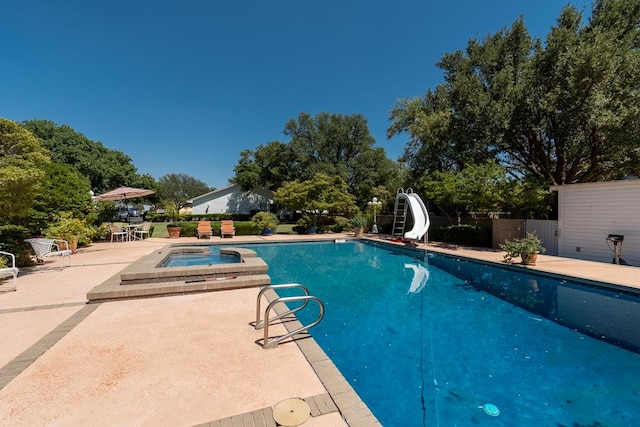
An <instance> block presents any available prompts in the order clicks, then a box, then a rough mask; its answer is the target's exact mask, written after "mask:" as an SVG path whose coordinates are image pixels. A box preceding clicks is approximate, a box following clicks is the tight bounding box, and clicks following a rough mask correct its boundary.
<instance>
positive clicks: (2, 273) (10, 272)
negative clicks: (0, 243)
mask: <svg viewBox="0 0 640 427" xmlns="http://www.w3.org/2000/svg"><path fill="white" fill-rule="evenodd" d="M0 255H4V256H6V257H7V258H10V259H11V264H10V265H7V267H4V268H0V279H2V278H5V277H12V276H13V287H11V288H2V287H0V292H4V291H15V290H16V289H18V268H17V267H16V256H15V255H14V254H12V253H9V252H4V251H0Z"/></svg>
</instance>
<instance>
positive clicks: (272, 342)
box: [254, 283, 324, 348]
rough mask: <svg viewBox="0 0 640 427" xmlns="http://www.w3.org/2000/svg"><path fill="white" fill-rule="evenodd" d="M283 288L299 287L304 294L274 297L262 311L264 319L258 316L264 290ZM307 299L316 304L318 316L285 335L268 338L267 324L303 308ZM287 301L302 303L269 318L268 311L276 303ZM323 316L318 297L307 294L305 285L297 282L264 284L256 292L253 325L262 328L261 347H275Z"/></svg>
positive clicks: (322, 306) (322, 305)
mask: <svg viewBox="0 0 640 427" xmlns="http://www.w3.org/2000/svg"><path fill="white" fill-rule="evenodd" d="M284 288H293V289H301V290H302V292H304V295H299V296H292V297H281V298H276V299H275V300H273V301H271V302H270V303H269V305H268V306H267V308H266V309H265V311H264V320H262V319H261V318H260V300H261V299H262V295H263V294H264V293H265V292H266V291H268V290H271V289H284ZM309 301H313V302H315V303H317V304H318V309H319V314H318V318H317V319H316V320H314V321H313V322H311V323H309V324H308V325H302V326H301V327H299V328H298V329H295V330H293V331H289V332H288V333H286V334H285V335H281V336H278V337H275V338H271V339H269V325H270V324H271V323H272V322H273V321H275V320H279V319H282V318H284V317H287V316H289V315H290V314H294V313H297V312H298V311H300V310H302V309H303V308H305V307H306V306H307V304H308V303H309ZM287 302H303V304H302V305H300V306H299V307H296V308H294V309H291V310H287V311H284V312H283V311H280V312H279V313H278V314H276V315H275V316H273V317H271V318H269V313H270V312H271V310H273V308H274V307H275V306H276V305H277V304H280V303H287ZM285 307H286V304H285ZM323 317H324V304H323V303H322V301H321V300H320V298H318V297H315V296H313V295H309V290H308V289H307V288H306V287H305V286H303V285H300V284H298V283H286V284H283V285H268V286H265V287H264V288H262V289H261V290H260V293H258V301H257V303H256V323H255V325H254V327H255V329H256V330H259V329H263V328H264V339H263V341H262V348H275V347H277V346H278V344H279V343H280V341H282V340H284V339H287V338H289V337H291V336H293V335H296V334H299V333H301V332H304V331H306V330H307V329H310V328H312V327H314V326H316V325H317V324H318V323H320V321H321V320H322V318H323Z"/></svg>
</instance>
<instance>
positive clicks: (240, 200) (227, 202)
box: [188, 184, 273, 215]
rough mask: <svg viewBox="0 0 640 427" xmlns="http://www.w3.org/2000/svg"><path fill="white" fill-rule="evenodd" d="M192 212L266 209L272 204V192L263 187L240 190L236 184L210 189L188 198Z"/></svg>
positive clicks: (212, 212) (230, 211) (244, 212)
mask: <svg viewBox="0 0 640 427" xmlns="http://www.w3.org/2000/svg"><path fill="white" fill-rule="evenodd" d="M188 202H189V203H191V213H193V214H196V215H197V214H208V213H209V214H214V213H239V214H249V213H251V211H260V210H262V211H268V210H269V209H270V207H271V205H272V204H273V192H272V191H269V190H265V189H258V190H253V191H248V192H245V191H242V188H240V186H239V185H237V184H232V185H229V186H227V187H224V188H220V189H219V190H215V191H211V192H209V193H206V194H203V195H201V196H197V197H194V198H193V199H191V200H188Z"/></svg>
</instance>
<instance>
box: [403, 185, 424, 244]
mask: <svg viewBox="0 0 640 427" xmlns="http://www.w3.org/2000/svg"><path fill="white" fill-rule="evenodd" d="M399 196H402V197H405V198H406V199H407V201H408V202H409V208H411V214H412V215H413V228H412V229H411V230H409V231H407V232H406V233H404V238H405V239H413V240H420V239H421V238H422V236H424V235H425V234H426V233H427V230H428V229H429V224H430V221H429V212H427V208H426V206H425V205H424V203H423V202H422V199H421V198H420V196H418V195H417V194H415V193H402V194H399Z"/></svg>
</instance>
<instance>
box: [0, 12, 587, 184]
mask: <svg viewBox="0 0 640 427" xmlns="http://www.w3.org/2000/svg"><path fill="white" fill-rule="evenodd" d="M571 3H572V4H575V5H577V6H578V7H580V8H588V7H589V5H590V1H587V0H576V1H572V2H571ZM565 4H566V3H564V2H562V1H558V0H536V1H531V0H486V1H482V2H480V1H477V0H459V1H447V2H444V1H440V2H436V1H427V0H406V1H403V0H400V1H396V2H391V1H381V0H357V1H349V0H338V1H336V0H323V1H292V0H283V1H280V0H272V1H263V0H246V1H242V0H238V1H224V2H223V1H213V0H185V1H175V0H174V1H167V0H133V1H130V0H114V1H87V0H82V1H80V0H59V1H51V0H42V1H34V0H20V1H7V2H4V4H3V6H2V25H0V41H1V44H0V45H1V46H2V66H0V116H1V117H4V118H7V119H10V120H15V121H18V122H21V121H24V120H30V119H46V120H52V121H54V122H56V123H57V124H59V125H62V124H68V125H70V126H71V127H73V128H74V129H75V130H76V131H78V132H81V133H83V134H85V135H86V136H87V137H88V138H89V139H91V140H94V141H100V142H102V143H103V144H104V145H105V146H106V147H108V148H110V149H115V150H120V151H123V152H124V153H126V154H127V155H129V156H130V157H131V158H132V160H133V164H134V165H135V166H136V167H137V168H138V171H139V172H140V173H149V174H151V175H152V176H154V177H155V178H156V179H157V178H159V177H161V176H162V175H164V174H167V173H186V174H188V175H191V176H194V177H196V178H198V179H200V180H202V181H204V182H206V183H207V184H208V185H209V186H213V187H218V188H220V187H223V186H225V185H227V184H228V179H229V178H231V177H233V175H234V173H233V166H234V165H235V164H236V163H237V161H238V159H239V157H240V152H241V151H242V150H244V149H246V148H255V147H256V146H257V145H259V144H264V143H267V142H269V141H273V140H280V141H285V142H286V141H288V138H287V137H285V136H284V135H283V134H282V130H283V129H284V125H285V123H286V121H287V120H289V119H291V118H295V117H297V116H298V113H300V112H307V113H310V114H312V115H315V114H317V113H320V112H323V111H326V112H330V113H340V114H355V113H361V114H363V115H364V116H365V117H366V119H367V120H368V123H369V129H370V131H371V134H372V135H373V137H374V138H375V139H376V144H377V145H378V146H382V147H384V148H385V149H386V151H387V155H388V156H389V157H390V158H392V159H394V160H395V159H397V157H398V156H399V155H400V153H401V152H402V149H403V147H404V144H405V142H406V137H396V138H394V139H392V140H390V141H389V140H387V138H386V130H387V128H388V127H389V124H390V122H389V118H388V112H389V110H390V109H392V108H393V106H394V105H395V103H396V101H397V100H398V99H402V98H413V97H416V96H421V95H423V94H424V93H425V91H426V89H427V88H430V87H435V85H437V84H438V83H440V82H441V81H442V73H441V72H440V71H439V70H438V69H437V68H436V66H435V63H436V62H437V61H438V60H439V59H440V57H441V56H442V54H444V53H445V52H452V51H454V50H458V49H464V48H465V47H466V44H467V41H468V40H469V39H470V38H482V37H484V36H486V35H487V34H489V33H495V32H497V31H499V30H501V29H502V28H504V27H505V26H510V25H511V24H512V23H513V21H515V20H516V19H517V18H518V17H519V16H520V15H523V16H524V19H525V24H526V25H527V27H528V29H529V31H530V32H531V33H532V34H533V35H534V36H538V37H543V38H544V36H546V34H547V33H548V31H549V29H550V27H551V26H552V25H555V20H556V18H557V17H558V15H559V13H560V10H561V9H562V7H563V5H565Z"/></svg>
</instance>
